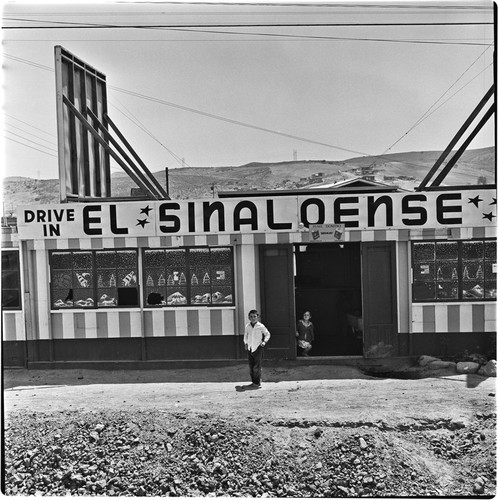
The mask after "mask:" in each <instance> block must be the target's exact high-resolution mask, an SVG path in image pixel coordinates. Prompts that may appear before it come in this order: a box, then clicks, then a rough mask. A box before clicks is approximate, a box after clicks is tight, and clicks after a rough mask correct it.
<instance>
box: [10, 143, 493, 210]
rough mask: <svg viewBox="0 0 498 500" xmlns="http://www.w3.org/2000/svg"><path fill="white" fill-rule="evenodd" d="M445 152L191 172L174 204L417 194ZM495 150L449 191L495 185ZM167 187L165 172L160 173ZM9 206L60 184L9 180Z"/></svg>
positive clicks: (477, 157) (473, 160) (173, 190)
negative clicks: (335, 192)
mask: <svg viewBox="0 0 498 500" xmlns="http://www.w3.org/2000/svg"><path fill="white" fill-rule="evenodd" d="M440 154H441V152H440V151H418V152H417V151H415V152H407V153H397V154H389V155H384V156H382V157H373V156H365V157H358V158H351V159H348V160H344V161H329V160H299V161H289V162H280V163H249V164H247V165H241V166H238V167H233V166H232V167H190V168H176V169H170V170H169V192H170V196H171V198H173V199H194V198H206V197H212V196H213V191H214V195H216V192H218V191H236V190H243V191H247V190H250V189H261V190H268V189H295V188H304V187H307V186H312V185H320V184H322V185H326V184H331V183H334V182H337V181H341V180H345V179H351V178H354V177H358V176H368V177H369V178H371V179H374V180H376V181H379V182H385V183H386V184H393V185H396V186H399V187H400V188H403V189H408V190H413V188H414V187H416V186H418V185H419V184H420V182H421V181H422V179H423V178H424V177H425V175H426V174H427V172H428V171H429V170H430V168H431V167H432V166H433V165H434V163H435V162H436V160H437V158H438V157H439V156H440ZM494 168H495V148H494V147H489V148H483V149H475V150H468V151H466V152H465V153H464V154H463V155H462V158H461V159H460V161H459V162H458V163H457V165H456V166H455V168H454V169H453V170H452V171H451V173H450V175H449V176H448V177H447V179H446V182H445V184H446V185H471V184H477V183H479V182H481V183H482V182H487V183H492V182H493V181H494ZM154 175H155V176H156V178H157V179H158V180H159V182H160V183H161V184H162V185H163V186H165V185H166V174H165V171H160V172H155V173H154ZM132 187H135V185H134V183H133V181H132V180H131V179H130V178H129V177H128V176H127V175H126V174H124V173H123V174H115V175H113V177H112V193H113V196H129V195H130V190H131V188H132ZM3 201H4V207H5V210H6V211H7V212H8V211H9V210H11V209H13V208H14V207H16V206H17V205H20V204H23V205H24V204H32V205H41V204H48V203H58V202H59V180H58V179H47V180H36V179H31V178H28V177H7V178H5V179H4V182H3Z"/></svg>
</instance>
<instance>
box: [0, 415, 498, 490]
mask: <svg viewBox="0 0 498 500" xmlns="http://www.w3.org/2000/svg"><path fill="white" fill-rule="evenodd" d="M495 419H496V415H494V416H492V415H491V416H486V418H484V417H483V418H482V419H481V420H482V422H477V424H478V425H477V424H476V426H475V427H472V428H468V429H466V428H465V425H463V424H459V425H454V424H455V423H454V422H448V423H447V424H448V425H439V426H438V425H430V423H428V425H427V429H426V430H425V431H424V429H423V428H422V429H421V428H420V427H419V428H418V429H414V428H413V427H407V428H405V429H402V428H398V429H392V430H386V429H385V428H382V426H379V427H378V426H367V425H365V426H357V427H341V426H338V425H333V426H332V425H327V424H326V422H323V423H320V424H319V425H317V424H316V423H306V425H294V424H295V422H294V423H293V424H292V425H285V422H273V421H271V420H265V419H262V418H253V419H247V418H244V419H241V418H239V419H237V418H216V417H213V416H211V415H194V414H190V413H175V414H172V413H168V412H161V411H156V412H140V411H134V412H114V413H113V412H95V413H93V412H88V413H76V412H59V413H57V414H51V415H47V414H41V413H27V414H17V415H16V416H15V417H13V418H11V419H10V420H9V421H7V422H6V425H5V441H4V445H5V463H4V470H5V493H6V494H7V495H97V496H103V495H105V496H183V497H190V496H225V497H227V496H228V497H239V496H251V497H253V496H266V497H315V498H316V497H328V498H329V497H351V496H353V497H359V496H376V497H382V496H386V497H389V496H391V497H392V496H439V495H449V496H454V495H457V494H461V495H466V494H467V495H468V494H486V495H489V494H493V492H494V488H495V485H494V482H495V476H494V474H495V471H494V459H493V457H492V456H490V450H492V449H493V446H494V444H493V443H494V442H495V439H494V437H493V436H494V421H495ZM322 424H323V425H322ZM481 424H483V425H481ZM481 427H482V428H481ZM431 433H432V434H431ZM434 433H439V434H434ZM451 436H453V437H451ZM404 443H405V444H404ZM414 447H418V448H414ZM415 449H419V450H421V451H420V454H419V453H418V452H414V450H415ZM469 453H472V454H476V455H479V456H480V457H482V460H484V461H482V460H481V461H480V462H479V463H478V464H477V463H476V466H475V467H471V466H469V464H468V463H467V462H465V463H462V466H461V467H460V468H459V467H458V465H459V462H458V460H463V459H465V460H466V459H467V458H468V454H469ZM419 455H420V456H426V457H429V458H430V459H429V460H426V459H420V457H419ZM438 460H441V461H442V460H444V461H445V463H448V462H450V463H451V462H453V463H454V465H455V470H456V473H455V474H452V475H451V476H452V480H451V481H450V482H449V483H445V482H444V481H442V480H441V470H440V467H439V466H438ZM488 462H489V463H488ZM428 463H434V467H433V468H432V469H431V468H428V466H427V464H428ZM441 463H442V462H441ZM453 476H454V477H453Z"/></svg>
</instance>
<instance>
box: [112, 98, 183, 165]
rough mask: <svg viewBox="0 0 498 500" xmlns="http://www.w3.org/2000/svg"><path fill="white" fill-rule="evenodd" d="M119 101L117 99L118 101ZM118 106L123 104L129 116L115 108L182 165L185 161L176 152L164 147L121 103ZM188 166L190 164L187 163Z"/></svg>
mask: <svg viewBox="0 0 498 500" xmlns="http://www.w3.org/2000/svg"><path fill="white" fill-rule="evenodd" d="M118 102H119V101H118ZM119 104H120V106H123V108H124V109H125V110H126V111H127V112H128V113H129V114H130V115H131V118H130V117H129V116H127V115H126V114H125V113H124V112H123V111H122V110H120V109H118V108H116V109H117V110H118V111H119V112H120V113H122V114H123V115H124V116H125V117H126V118H128V119H129V120H130V121H131V122H133V123H134V124H135V125H136V126H137V127H138V128H140V129H141V130H142V131H143V132H145V133H146V134H147V135H148V136H149V137H151V138H152V139H153V140H154V141H156V142H157V143H158V144H160V145H161V146H162V147H163V148H164V149H165V150H166V151H167V152H168V153H169V154H170V155H171V156H172V157H173V158H174V159H175V160H176V162H177V163H178V164H179V165H182V163H186V162H185V161H184V160H183V159H182V158H180V157H179V156H178V155H177V154H176V153H174V152H173V151H171V150H170V149H169V148H168V147H166V146H165V145H164V144H163V143H162V142H161V141H160V140H159V139H158V138H157V137H155V136H154V135H153V134H152V132H150V131H149V130H148V129H147V128H146V127H145V125H144V124H143V123H142V122H141V121H140V120H139V119H138V118H137V117H136V116H134V115H133V113H132V112H131V111H130V110H129V109H127V108H126V106H124V105H123V104H122V103H119ZM187 166H188V167H190V165H188V164H187Z"/></svg>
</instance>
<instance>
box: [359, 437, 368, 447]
mask: <svg viewBox="0 0 498 500" xmlns="http://www.w3.org/2000/svg"><path fill="white" fill-rule="evenodd" d="M360 448H361V449H362V450H366V449H367V448H368V444H367V442H366V441H365V440H364V439H363V438H360Z"/></svg>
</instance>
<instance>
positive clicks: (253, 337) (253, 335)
mask: <svg viewBox="0 0 498 500" xmlns="http://www.w3.org/2000/svg"><path fill="white" fill-rule="evenodd" d="M269 339H270V332H269V331H268V328H266V326H265V325H263V323H260V322H259V321H256V323H254V326H252V325H251V322H249V323H247V325H246V329H245V331H244V344H246V345H247V346H248V347H249V350H250V351H251V352H254V351H255V350H256V349H257V348H258V347H259V346H260V345H261V343H262V342H264V343H265V344H266V343H267V342H268V340H269Z"/></svg>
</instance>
